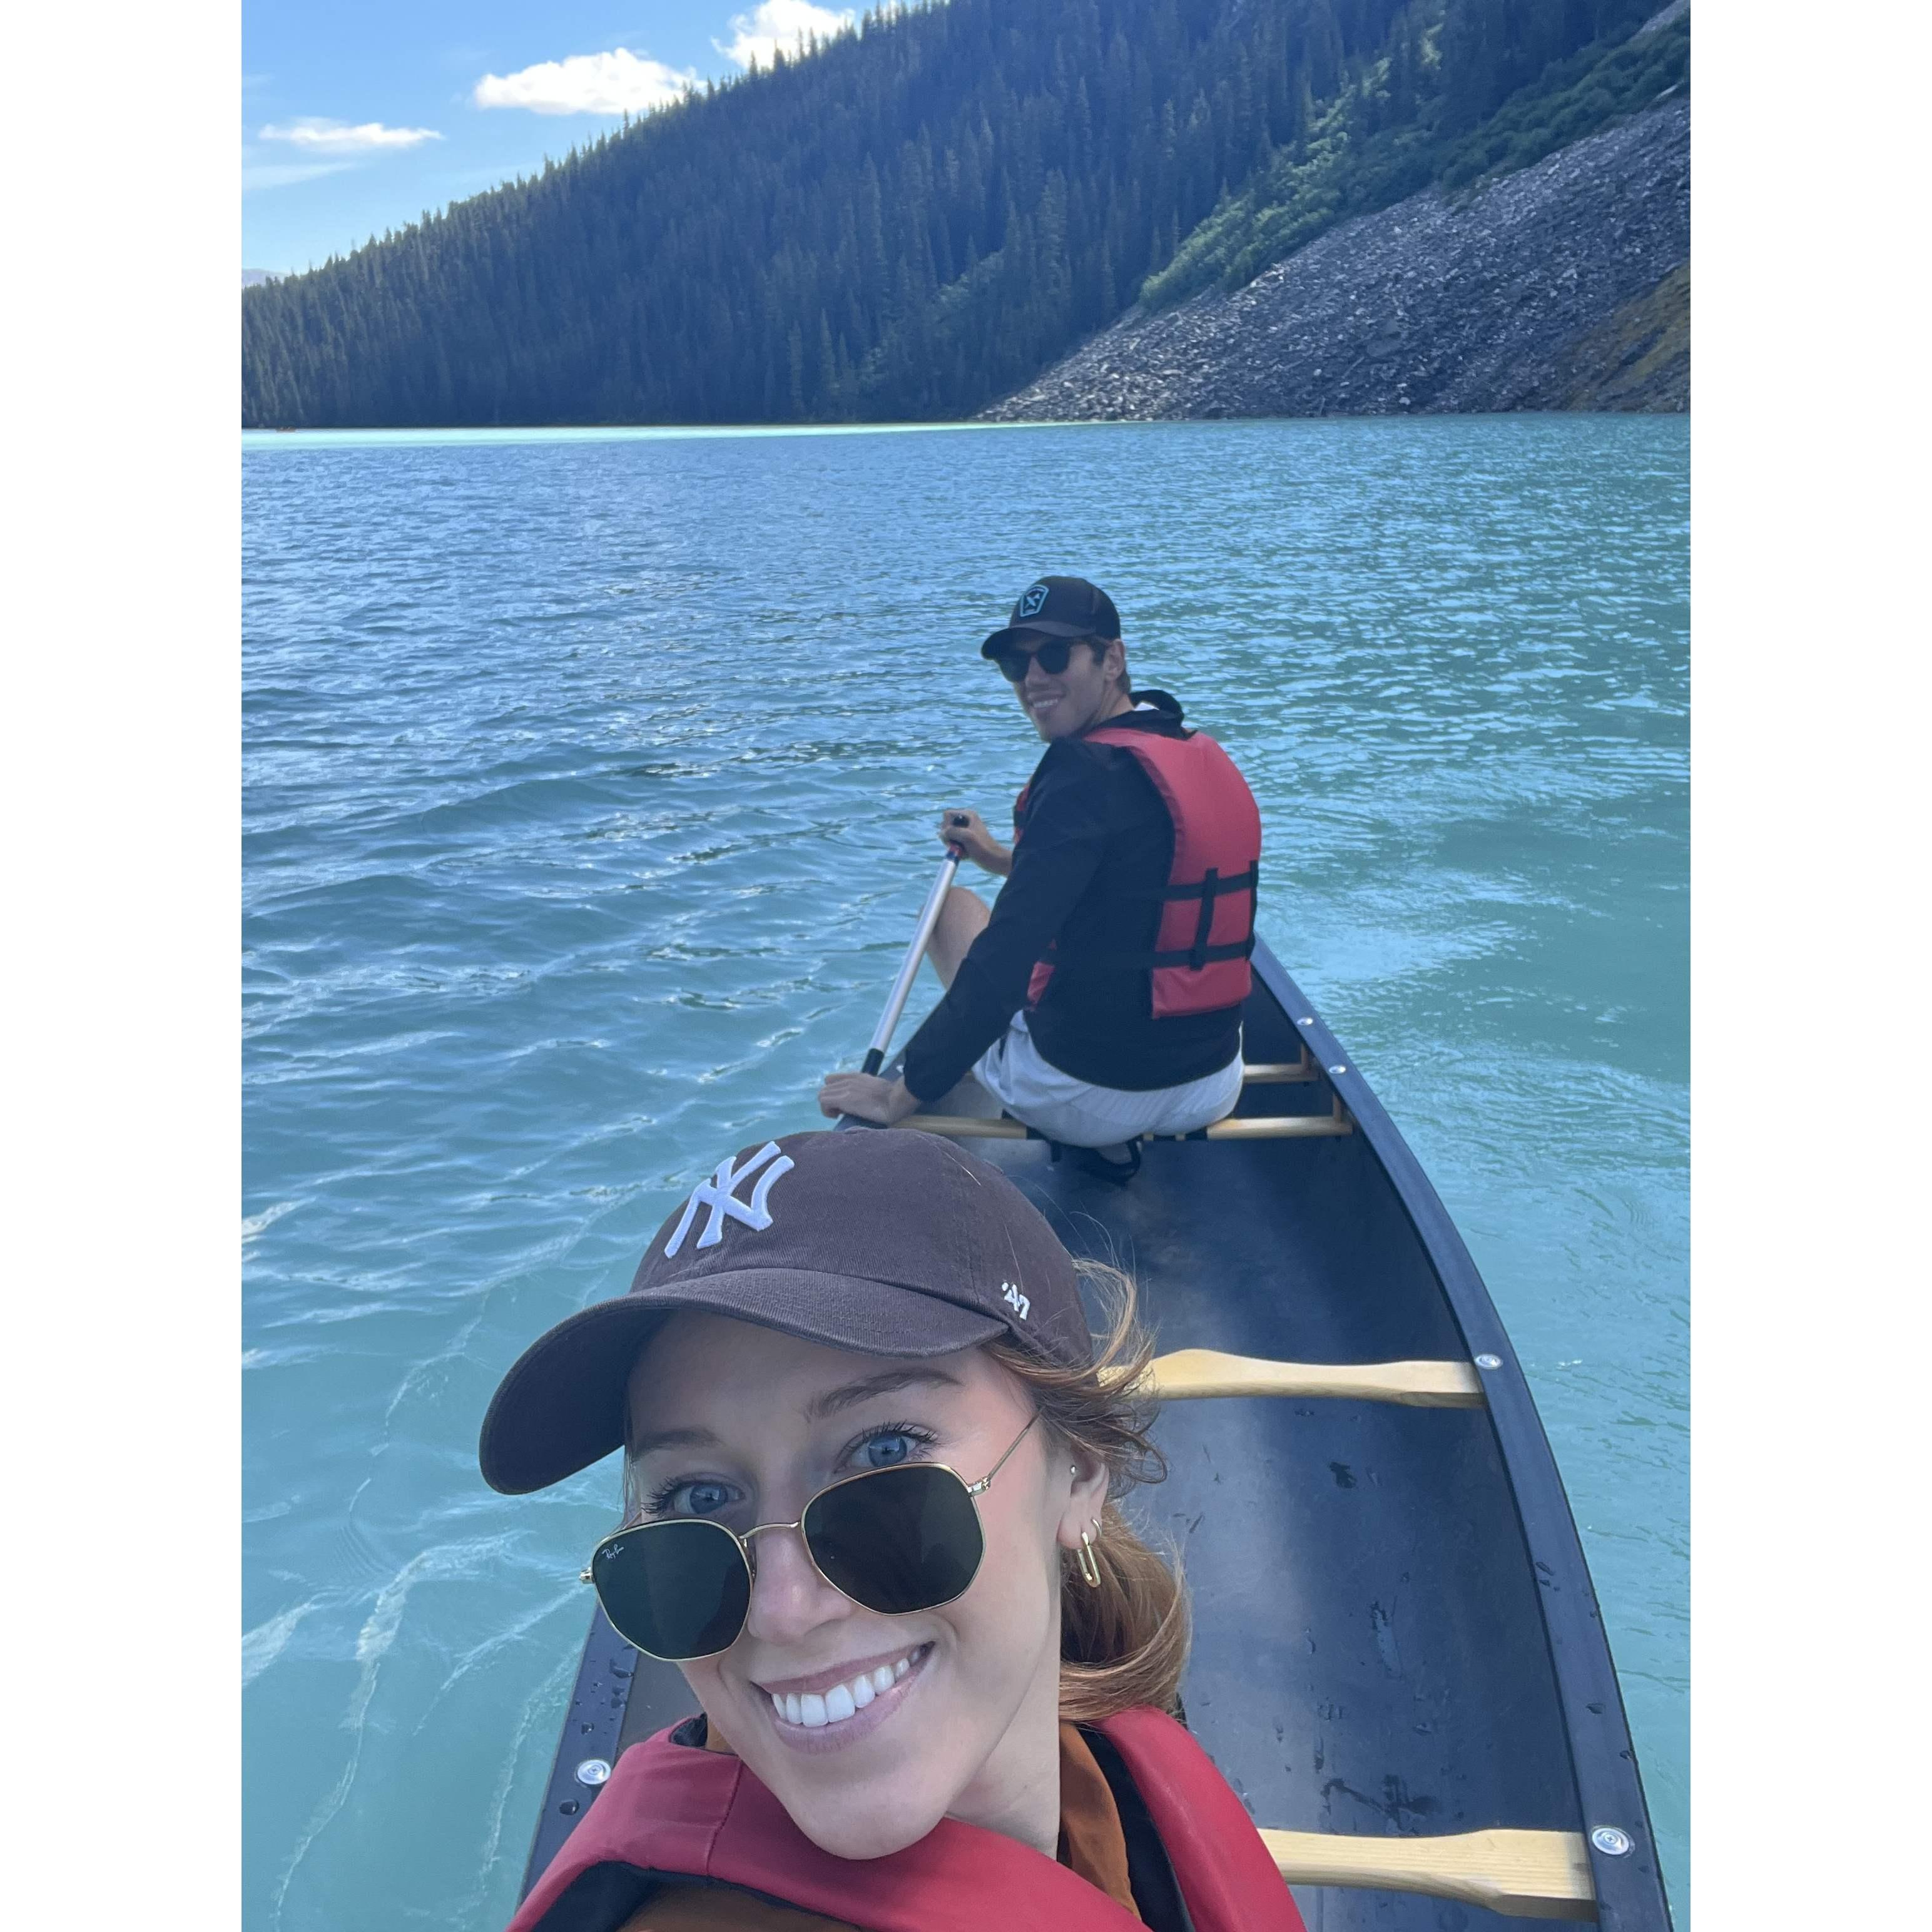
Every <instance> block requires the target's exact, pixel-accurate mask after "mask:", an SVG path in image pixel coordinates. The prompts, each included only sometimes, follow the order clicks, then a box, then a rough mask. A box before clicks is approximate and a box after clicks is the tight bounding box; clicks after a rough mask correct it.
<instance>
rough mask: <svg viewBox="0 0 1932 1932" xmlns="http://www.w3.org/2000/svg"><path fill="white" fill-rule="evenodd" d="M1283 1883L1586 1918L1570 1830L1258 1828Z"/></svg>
mask: <svg viewBox="0 0 1932 1932" xmlns="http://www.w3.org/2000/svg"><path fill="white" fill-rule="evenodd" d="M1262 1840H1263V1841H1264V1842H1265V1843H1266V1844H1267V1846H1268V1850H1269V1852H1271V1854H1272V1855H1273V1857H1274V1861H1275V1864H1276V1865H1277V1867H1278V1868H1279V1869H1280V1873H1281V1875H1282V1876H1283V1878H1285V1879H1287V1881H1288V1882H1289V1884H1290V1885H1362V1886H1366V1887H1368V1888H1371V1889H1373V1890H1375V1891H1420V1892H1426V1893H1427V1894H1429V1896H1430V1897H1433V1898H1459V1899H1461V1900H1463V1901H1464V1902H1465V1903H1467V1904H1470V1905H1481V1906H1487V1907H1488V1909H1490V1911H1492V1912H1503V1913H1505V1914H1506V1915H1508V1916H1509V1917H1511V1918H1573V1919H1586V1918H1587V1919H1594V1918H1595V1917H1596V1915H1597V1894H1596V1888H1595V1886H1594V1885H1592V1883H1591V1882H1590V1855H1589V1852H1588V1851H1587V1850H1586V1849H1585V1846H1584V1843H1583V1837H1582V1835H1581V1834H1580V1833H1579V1832H1509V1831H1493V1832H1460V1833H1458V1834H1457V1835H1454V1836H1453V1837H1448V1838H1338V1837H1334V1836H1332V1835H1330V1834H1329V1833H1328V1832H1277V1831H1270V1830H1267V1829H1264V1830H1263V1831H1262Z"/></svg>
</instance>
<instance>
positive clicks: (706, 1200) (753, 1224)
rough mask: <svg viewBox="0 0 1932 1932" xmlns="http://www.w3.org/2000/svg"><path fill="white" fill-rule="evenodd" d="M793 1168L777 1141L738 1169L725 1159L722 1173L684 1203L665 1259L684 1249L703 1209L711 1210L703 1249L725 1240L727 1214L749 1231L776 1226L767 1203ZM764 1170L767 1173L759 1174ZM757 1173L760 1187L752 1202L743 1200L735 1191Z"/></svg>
mask: <svg viewBox="0 0 1932 1932" xmlns="http://www.w3.org/2000/svg"><path fill="white" fill-rule="evenodd" d="M767 1161H769V1162H770V1163H772V1165H771V1166H769V1167H766V1166H765V1163H766V1162H767ZM761 1167H763V1168H764V1169H765V1171H764V1172H763V1173H762V1174H758V1170H759V1169H760V1168H761ZM792 1167H793V1161H792V1159H791V1157H790V1155H789V1154H780V1153H779V1152H778V1142H776V1141H767V1142H766V1143H765V1144H764V1145H763V1147H761V1148H759V1150H758V1151H757V1153H756V1154H753V1155H751V1157H750V1158H749V1159H748V1160H746V1162H745V1164H744V1166H742V1167H733V1166H732V1165H731V1163H730V1160H728V1159H727V1160H721V1161H720V1162H719V1163H718V1172H716V1173H715V1174H714V1175H712V1177H711V1178H710V1179H709V1181H700V1182H699V1183H698V1184H697V1186H696V1187H694V1188H693V1189H692V1190H691V1199H689V1200H688V1201H687V1202H685V1204H684V1212H683V1214H682V1215H681V1216H680V1217H679V1220H678V1224H677V1226H676V1228H674V1229H673V1230H672V1231H671V1238H670V1240H669V1241H667V1242H665V1244H664V1257H665V1259H667V1260H668V1259H670V1257H671V1256H673V1255H674V1254H676V1253H677V1251H678V1250H679V1248H681V1247H683V1246H684V1238H685V1235H688V1234H689V1233H690V1232H691V1223H692V1222H693V1221H694V1220H696V1219H697V1211H698V1209H699V1208H700V1207H708V1208H709V1209H710V1210H711V1216H710V1219H709V1220H707V1221H706V1223H705V1224H704V1232H703V1234H701V1235H699V1236H698V1238H697V1246H698V1247H700V1248H715V1247H716V1246H717V1245H718V1243H719V1242H720V1241H722V1240H723V1239H724V1217H725V1216H726V1215H727V1214H728V1215H730V1217H731V1218H732V1220H734V1221H742V1222H743V1223H744V1224H745V1226H746V1227H748V1228H769V1226H771V1225H772V1217H771V1211H770V1210H769V1208H766V1205H765V1202H766V1200H767V1199H769V1196H770V1194H771V1191H772V1183H773V1182H774V1181H776V1180H777V1179H778V1177H779V1176H780V1175H784V1174H789V1173H790V1172H791V1170H792ZM754 1174H758V1184H757V1187H754V1188H753V1189H752V1190H751V1199H750V1201H749V1202H743V1201H740V1200H739V1199H738V1196H737V1194H736V1191H735V1190H736V1187H737V1185H738V1184H739V1181H748V1180H749V1179H750V1178H751V1176H752V1175H754Z"/></svg>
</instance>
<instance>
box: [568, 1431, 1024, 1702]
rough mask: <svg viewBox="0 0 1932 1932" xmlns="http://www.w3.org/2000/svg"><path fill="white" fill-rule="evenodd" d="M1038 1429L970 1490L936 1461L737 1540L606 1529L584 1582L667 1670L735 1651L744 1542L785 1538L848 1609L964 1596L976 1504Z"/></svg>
mask: <svg viewBox="0 0 1932 1932" xmlns="http://www.w3.org/2000/svg"><path fill="white" fill-rule="evenodd" d="M1039 1420H1040V1417H1039V1416H1038V1415H1037V1414H1035V1415H1033V1416H1031V1417H1030V1418H1028V1421H1027V1426H1026V1429H1022V1430H1021V1431H1020V1433H1019V1435H1017V1436H1015V1437H1014V1438H1013V1441H1012V1442H1010V1443H1009V1444H1008V1445H1007V1453H1006V1455H1004V1456H1002V1457H1001V1458H1000V1460H998V1462H997V1463H995V1464H994V1465H993V1466H992V1469H991V1470H990V1471H989V1472H988V1473H987V1474H986V1475H984V1476H983V1477H982V1478H980V1481H978V1482H977V1483H968V1481H965V1478H963V1477H962V1476H960V1475H959V1474H958V1473H957V1472H955V1471H953V1470H951V1469H947V1466H945V1464H944V1463H896V1464H895V1465H894V1466H892V1468H890V1469H866V1470H863V1471H862V1472H860V1473H859V1475H856V1476H846V1477H844V1478H841V1480H840V1481H838V1482H835V1483H833V1484H829V1486H828V1487H826V1488H824V1489H822V1490H820V1491H819V1493H817V1495H816V1496H814V1497H813V1498H812V1499H811V1501H810V1502H808V1503H807V1504H806V1505H805V1511H804V1513H803V1514H802V1515H801V1516H800V1517H799V1520H797V1522H796V1523H760V1524H758V1525H757V1527H756V1528H754V1529H748V1530H746V1531H745V1533H744V1535H742V1536H740V1535H739V1534H738V1532H736V1530H735V1529H727V1527H726V1526H724V1524H723V1523H719V1522H718V1521H717V1520H715V1518H713V1517H665V1518H664V1519H662V1520H660V1521H658V1522H656V1523H633V1524H631V1526H629V1527H628V1528H627V1529H619V1530H613V1532H611V1534H610V1535H608V1536H607V1537H605V1538H604V1540H603V1541H601V1543H599V1544H598V1546H597V1547H596V1548H595V1550H592V1552H591V1554H590V1567H589V1568H588V1569H587V1570H586V1571H584V1572H583V1580H584V1581H585V1582H586V1583H592V1584H595V1586H596V1589H597V1601H598V1602H599V1603H600V1604H602V1605H603V1606H604V1615H605V1616H607V1617H608V1618H609V1619H610V1623H611V1626H612V1628H613V1629H615V1630H616V1633H617V1634H618V1635H619V1637H622V1638H623V1639H624V1640H625V1642H626V1643H632V1644H634V1645H636V1646H637V1649H640V1650H641V1651H642V1652H644V1654H645V1655H646V1656H649V1657H655V1658H661V1660H662V1661H664V1662H665V1663H667V1664H690V1663H693V1662H694V1661H696V1660H697V1659H698V1658H701V1657H715V1656H717V1655H718V1653H719V1652H721V1651H727V1650H729V1649H730V1648H731V1646H733V1644H734V1643H736V1642H737V1641H738V1637H739V1633H740V1632H741V1631H742V1630H743V1629H744V1628H745V1616H746V1615H747V1613H748V1612H749V1611H750V1610H751V1580H752V1578H753V1577H754V1576H755V1575H756V1574H757V1562H756V1559H755V1558H754V1556H753V1555H752V1552H751V1539H752V1538H753V1537H754V1536H763V1535H764V1534H765V1533H766V1532H767V1531H768V1530H774V1529H795V1530H796V1531H797V1532H799V1535H802V1537H803V1538H805V1553H806V1555H807V1556H809V1557H810V1558H811V1565H812V1568H814V1569H815V1570H816V1571H817V1572H818V1574H820V1576H821V1577H823V1578H824V1579H825V1580H826V1583H829V1584H830V1585H831V1586H832V1588H833V1589H835V1590H837V1591H839V1592H841V1593H842V1594H843V1595H846V1596H847V1597H850V1598H851V1599H852V1601H853V1602H854V1603H855V1604H859V1605H860V1606H862V1607H863V1608H865V1609H866V1610H877V1611H878V1612H879V1613H880V1614H881V1615H882V1616H889V1617H903V1616H910V1615H911V1614H912V1613H913V1611H915V1610H938V1608H939V1607H940V1606H941V1604H950V1603H951V1602H952V1601H953V1599H954V1598H956V1597H963V1596H964V1595H965V1594H966V1592H967V1589H968V1587H969V1586H971V1583H972V1581H973V1579H974V1577H976V1576H977V1575H978V1574H979V1571H980V1560H981V1559H982V1558H983V1557H984V1556H985V1555H986V1535H985V1533H984V1532H983V1530H982V1529H981V1528H980V1509H979V1505H978V1504H977V1502H975V1501H974V1499H975V1498H976V1497H977V1496H980V1494H982V1493H983V1492H984V1491H985V1490H989V1489H990V1488H991V1487H992V1482H993V1478H994V1477H995V1476H997V1475H998V1474H999V1473H1000V1472H1001V1470H1002V1469H1004V1468H1005V1467H1006V1466H1007V1458H1008V1457H1010V1456H1011V1455H1012V1454H1013V1451H1015V1450H1016V1449H1017V1448H1019V1446H1020V1445H1021V1443H1022V1442H1024V1441H1025V1439H1026V1434H1027V1430H1028V1429H1031V1428H1032V1427H1033V1426H1034V1423H1036V1422H1037V1421H1039Z"/></svg>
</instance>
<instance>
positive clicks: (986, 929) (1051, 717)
mask: <svg viewBox="0 0 1932 1932" xmlns="http://www.w3.org/2000/svg"><path fill="white" fill-rule="evenodd" d="M980 655H981V656H982V657H984V658H990V659H991V660H992V662H993V663H994V664H996V665H997V666H998V667H999V669H1000V670H1001V672H1003V673H1004V675H1005V676H1006V677H1007V679H1008V680H1009V682H1011V684H1012V685H1013V688H1014V694H1015V695H1016V697H1018V699H1019V703H1020V706H1021V709H1022V710H1024V711H1025V712H1026V714H1027V715H1028V718H1030V719H1031V721H1032V723H1033V725H1034V729H1035V730H1037V731H1038V732H1039V733H1040V736H1041V737H1042V738H1043V739H1045V740H1046V754H1045V756H1044V757H1042V758H1041V760H1040V763H1039V765H1038V766H1037V767H1036V768H1035V769H1034V775H1033V776H1032V778H1031V780H1030V781H1028V784H1027V787H1026V788H1025V790H1023V791H1022V793H1020V795H1019V800H1018V802H1016V805H1015V806H1014V808H1013V828H1014V830H1013V844H1012V846H1011V847H1007V846H1004V845H1002V844H1001V843H1000V842H999V841H998V839H996V838H994V837H993V835H992V833H991V832H989V831H988V830H987V829H986V825H985V824H984V823H983V821H982V820H981V819H980V815H979V814H978V813H977V812H975V811H970V810H968V809H965V808H954V809H952V810H950V811H947V812H946V813H944V814H943V815H942V817H941V821H940V825H939V835H940V838H941V840H942V841H947V842H949V843H951V844H956V845H959V847H962V848H963V850H964V851H965V854H966V856H968V858H969V859H972V860H973V861H974V863H975V864H977V865H980V867H982V868H983V869H984V870H986V871H989V872H992V873H993V874H996V875H998V876H1001V877H1004V878H1005V880H1006V883H1005V885H1004V886H1003V887H1002V888H1001V892H1000V895H999V897H998V900H997V901H995V904H994V906H993V907H992V911H991V913H989V912H988V910H987V908H986V904H985V902H984V901H982V900H981V899H980V898H978V897H977V895H974V893H971V892H968V891H966V890H965V889H963V888H962V887H959V886H955V887H953V889H952V891H951V892H950V894H949V895H948V897H947V901H946V904H945V907H944V910H943V911H942V913H941V916H940V919H939V922H938V925H937V926H936V927H935V929H934V931H933V935H932V939H931V940H930V941H929V943H928V945H927V948H926V956H927V957H928V958H929V959H931V960H932V963H933V966H934V968H935V970H936V971H938V974H939V977H940V980H941V983H942V984H944V986H945V987H946V989H947V991H946V996H945V998H944V999H942V1000H941V1001H940V1003H939V1004H938V1006H937V1007H935V1008H934V1010H933V1011H932V1014H931V1015H930V1016H929V1017H928V1019H927V1020H926V1024H925V1025H923V1026H922V1027H921V1028H919V1031H918V1032H917V1033H916V1034H914V1035H913V1038H912V1040H911V1043H910V1044H909V1045H908V1046H907V1049H906V1052H905V1061H904V1076H903V1078H901V1079H896V1080H886V1079H882V1078H880V1077H878V1076H874V1075H870V1074H863V1073H835V1074H833V1075H832V1076H831V1077H830V1078H829V1079H827V1080H826V1082H825V1083H824V1085H823V1086H822V1087H821V1088H820V1090H819V1095H818V1100H819V1106H820V1109H821V1111H823V1112H825V1113H826V1114H828V1115H834V1116H835V1115H840V1114H852V1115H856V1116H857V1117H858V1118H860V1119H862V1120H868V1121H876V1122H878V1123H880V1124H886V1125H889V1124H891V1123H892V1122H893V1121H901V1120H903V1119H904V1118H906V1117H907V1115H910V1114H912V1113H914V1112H917V1111H918V1110H919V1108H920V1107H921V1106H929V1105H931V1104H932V1103H934V1102H935V1101H938V1100H940V1099H941V1097H943V1096H944V1094H947V1092H948V1091H950V1089H951V1088H953V1086H954V1085H956V1084H957V1082H959V1080H960V1079H962V1078H963V1077H964V1076H965V1075H966V1074H967V1073H968V1072H969V1071H970V1072H972V1073H977V1076H978V1078H979V1080H980V1084H981V1085H983V1086H984V1087H985V1088H986V1089H987V1090H988V1091H989V1092H990V1093H992V1094H993V1095H994V1096H995V1097H996V1098H997V1099H998V1100H999V1102H1000V1103H1001V1106H1003V1107H1004V1109H1006V1111H1007V1112H1008V1113H1009V1114H1010V1115H1013V1118H1015V1119H1016V1120H1018V1121H1023V1122H1025V1124H1027V1125H1028V1126H1029V1127H1034V1128H1036V1129H1037V1130H1038V1131H1039V1132H1040V1133H1043V1134H1044V1135H1046V1136H1047V1137H1048V1138H1049V1139H1052V1140H1055V1141H1058V1142H1062V1143H1064V1145H1068V1146H1071V1147H1080V1148H1107V1149H1110V1150H1119V1149H1121V1148H1122V1146H1123V1144H1124V1143H1131V1142H1133V1141H1135V1140H1136V1139H1139V1136H1141V1135H1142V1134H1145V1133H1160V1134H1178V1133H1193V1131H1194V1130H1196V1129H1197V1128H1199V1127H1206V1126H1207V1125H1208V1124H1210V1123H1211V1122H1212V1121H1217V1120H1220V1119H1221V1118H1223V1116H1224V1115H1226V1114H1228V1113H1229V1112H1232V1109H1233V1107H1234V1105H1235V1100H1237V1099H1238V1097H1239V1096H1240V1094H1241V1006H1242V1003H1243V1001H1245V1000H1246V998H1247V994H1248V988H1249V983H1250V976H1249V968H1248V955H1249V953H1250V951H1251V950H1253V944H1254V919H1255V894H1256V883H1257V879H1258V868H1259V860H1260V856H1261V817H1260V814H1259V811H1257V810H1256V805H1255V801H1254V795H1253V793H1252V792H1251V791H1250V790H1249V789H1248V786H1247V781H1245V780H1244V778H1242V776H1241V773H1240V772H1239V771H1238V770H1237V769H1236V768H1235V764H1234V761H1233V760H1232V759H1231V758H1229V756H1228V754H1226V752H1225V751H1223V750H1222V748H1220V745H1217V744H1216V743H1215V742H1214V739H1211V738H1210V737H1208V736H1206V735H1205V733H1202V732H1199V731H1190V730H1187V728H1186V727H1184V725H1183V724H1182V722H1181V706H1180V705H1179V704H1178V703H1176V702H1175V700H1174V699H1173V698H1172V697H1169V695H1168V694H1166V692H1165V691H1139V692H1136V691H1133V688H1132V687H1131V685H1130V682H1129V679H1128V676H1127V650H1126V646H1125V645H1124V643H1122V641H1121V621H1120V616H1119V614H1118V612H1117V611H1116V610H1115V607H1114V604H1113V600H1112V598H1110V597H1109V596H1108V595H1107V594H1106V592H1105V591H1103V590H1101V589H1098V588H1097V587H1096V586H1094V585H1093V584H1091V583H1088V582H1087V581H1086V580H1085V578H1083V577H1041V578H1040V579H1038V580H1037V581H1035V582H1034V583H1032V584H1031V585H1029V586H1028V588H1027V589H1026V590H1025V592H1022V595H1021V597H1020V600H1019V602H1018V603H1017V604H1015V605H1014V607H1013V616H1012V618H1011V619H1010V622H1008V624H1007V627H1006V628H1004V630H999V631H995V632H994V633H993V634H992V636H991V637H989V638H987V640H986V642H985V643H983V644H982V645H981V646H980ZM1121 1157H1122V1158H1123V1159H1124V1154H1123V1155H1122V1156H1121Z"/></svg>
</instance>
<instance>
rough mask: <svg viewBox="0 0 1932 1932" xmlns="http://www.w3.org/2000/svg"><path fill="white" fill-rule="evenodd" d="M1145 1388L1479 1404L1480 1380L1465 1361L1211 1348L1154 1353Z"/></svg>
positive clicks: (1427, 1405) (1185, 1396)
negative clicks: (1286, 1356)
mask: <svg viewBox="0 0 1932 1932" xmlns="http://www.w3.org/2000/svg"><path fill="white" fill-rule="evenodd" d="M1148 1382H1149V1384H1150V1385H1151V1388H1150V1392H1151V1394H1154V1395H1156V1396H1157V1397H1160V1400H1162V1401H1163V1402H1187V1401H1190V1400H1193V1399H1195V1398H1196V1397H1204V1396H1229V1395H1291V1396H1294V1395H1298V1396H1336V1397H1353V1398H1354V1399H1355V1400H1358V1401H1362V1402H1394V1403H1402V1404H1403V1405H1404V1406H1406V1407H1408V1408H1410V1409H1481V1407H1482V1406H1483V1405H1484V1400H1485V1398H1484V1394H1483V1385H1482V1379H1481V1377H1480V1376H1478V1374H1477V1373H1476V1369H1475V1364H1473V1363H1471V1362H1452V1361H1442V1362H1274V1361H1266V1360H1265V1359H1264V1358H1262V1357H1260V1356H1258V1355H1223V1353H1222V1352H1220V1350H1219V1349H1177V1350H1176V1351H1175V1352H1174V1353H1173V1354H1172V1355H1157V1356H1156V1357H1155V1358H1154V1361H1153V1362H1152V1363H1151V1364H1150V1365H1149V1367H1148Z"/></svg>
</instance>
